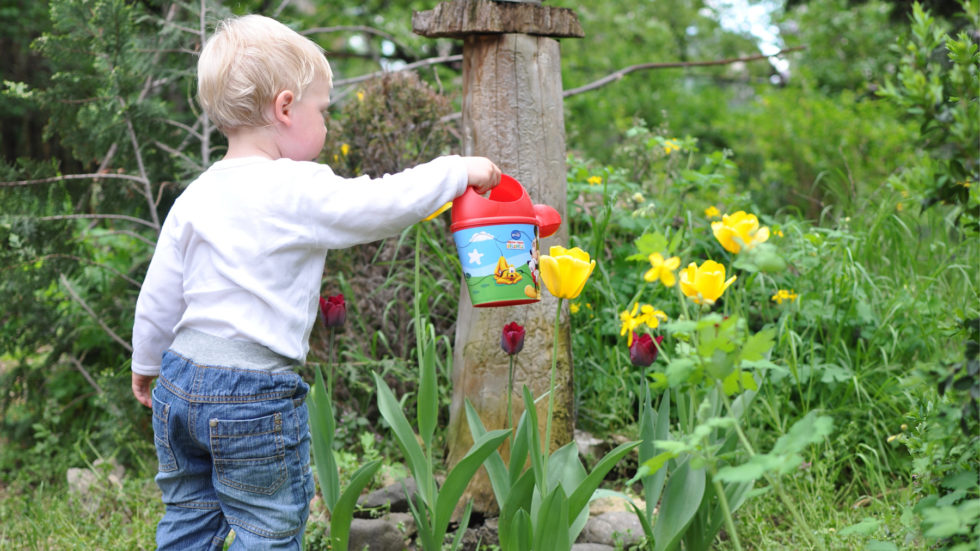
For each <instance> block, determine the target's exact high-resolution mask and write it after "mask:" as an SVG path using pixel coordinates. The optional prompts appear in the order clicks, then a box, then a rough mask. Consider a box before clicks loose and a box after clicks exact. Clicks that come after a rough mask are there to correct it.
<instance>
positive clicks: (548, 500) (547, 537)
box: [534, 485, 572, 551]
mask: <svg viewBox="0 0 980 551" xmlns="http://www.w3.org/2000/svg"><path fill="white" fill-rule="evenodd" d="M568 518H569V514H568V498H567V497H565V490H563V489H562V487H561V486H560V485H559V486H556V487H555V489H554V490H552V491H551V493H550V494H548V495H547V496H545V498H544V500H543V501H542V502H541V507H539V508H538V521H537V523H536V524H535V526H534V550H535V551H552V550H554V551H566V550H568V549H571V548H572V544H571V542H570V541H569V540H568Z"/></svg>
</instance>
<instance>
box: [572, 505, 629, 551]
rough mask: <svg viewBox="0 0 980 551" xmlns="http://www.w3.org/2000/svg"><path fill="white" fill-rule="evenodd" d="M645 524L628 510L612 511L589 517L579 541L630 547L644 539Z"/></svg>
mask: <svg viewBox="0 0 980 551" xmlns="http://www.w3.org/2000/svg"><path fill="white" fill-rule="evenodd" d="M643 538H644V533H643V525H642V524H640V519H638V518H636V515H635V514H633V513H631V512H626V511H610V512H608V513H603V514H601V515H598V516H593V517H590V518H589V521H588V522H586V523H585V528H584V529H583V530H582V534H581V535H580V536H579V538H578V541H580V542H582V543H599V544H602V545H612V546H618V547H628V546H630V545H635V544H637V543H640V542H641V541H643Z"/></svg>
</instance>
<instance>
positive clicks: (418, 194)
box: [309, 155, 467, 249]
mask: <svg viewBox="0 0 980 551" xmlns="http://www.w3.org/2000/svg"><path fill="white" fill-rule="evenodd" d="M327 172H329V176H327V177H325V178H323V179H322V180H320V181H317V182H316V183H314V184H313V186H315V187H316V190H315V191H314V192H313V196H314V200H313V201H311V204H310V205H309V207H310V209H311V212H310V216H311V218H312V222H313V225H314V226H315V227H316V228H317V237H318V241H319V242H320V243H321V244H322V245H324V246H325V247H326V248H328V249H342V248H347V247H352V246H354V245H359V244H361V243H369V242H371V241H377V240H379V239H384V238H386V237H391V236H392V235H395V234H397V233H398V232H400V231H402V230H404V229H405V228H407V227H409V226H411V225H412V224H415V223H416V222H418V221H420V220H422V219H423V218H425V217H426V216H428V215H430V214H432V213H433V212H435V211H436V210H437V209H439V207H441V206H442V205H444V204H446V203H447V202H449V201H452V200H453V199H455V198H456V197H458V196H459V195H461V194H462V193H463V192H464V191H466V185H467V171H466V163H465V162H464V161H463V158H462V157H459V156H456V155H450V156H446V157H439V158H437V159H435V160H433V161H430V162H428V163H425V164H421V165H419V166H416V167H415V168H410V169H408V170H404V171H402V172H399V173H397V174H386V175H384V176H382V177H381V178H376V179H371V178H368V177H367V176H362V177H360V178H354V179H344V178H340V177H338V176H335V175H333V173H332V172H330V171H327Z"/></svg>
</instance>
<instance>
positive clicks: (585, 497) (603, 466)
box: [568, 442, 640, 516]
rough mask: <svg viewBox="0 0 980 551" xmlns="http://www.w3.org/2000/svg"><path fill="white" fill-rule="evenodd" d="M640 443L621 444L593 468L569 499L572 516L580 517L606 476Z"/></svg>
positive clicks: (569, 509) (569, 510)
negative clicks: (580, 513)
mask: <svg viewBox="0 0 980 551" xmlns="http://www.w3.org/2000/svg"><path fill="white" fill-rule="evenodd" d="M639 445H640V443H639V442H626V443H624V444H620V445H619V446H617V447H616V448H615V449H614V450H612V451H610V452H609V453H607V454H606V455H605V456H603V458H602V459H600V460H599V462H598V463H597V464H596V466H595V467H593V468H592V472H591V473H589V475H588V476H587V477H585V480H584V481H582V483H581V484H579V486H578V487H577V488H575V491H574V492H573V493H572V495H571V497H570V498H568V514H569V515H571V516H578V514H579V512H580V511H582V509H583V508H584V507H585V506H586V505H588V504H589V500H590V499H591V498H592V494H593V492H595V491H596V488H598V487H599V484H602V481H603V479H605V477H606V474H607V473H609V471H610V470H612V468H613V467H615V466H616V463H619V460H620V459H622V458H623V456H624V455H626V454H627V453H629V451H630V450H632V449H633V448H635V447H637V446H639Z"/></svg>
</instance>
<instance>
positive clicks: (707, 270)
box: [681, 260, 736, 304]
mask: <svg viewBox="0 0 980 551" xmlns="http://www.w3.org/2000/svg"><path fill="white" fill-rule="evenodd" d="M735 278H736V276H732V277H730V278H728V280H726V279H725V266H723V265H721V264H719V263H717V262H715V261H714V260H705V261H704V263H703V264H701V265H700V266H698V265H697V264H695V263H694V262H691V263H690V264H688V265H687V268H685V269H684V270H681V292H682V293H684V295H685V296H686V297H688V298H690V299H691V300H693V301H694V302H695V303H697V304H714V303H715V301H716V300H718V298H719V297H721V295H722V293H724V292H725V289H727V288H728V286H729V285H731V284H732V282H734V281H735Z"/></svg>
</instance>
